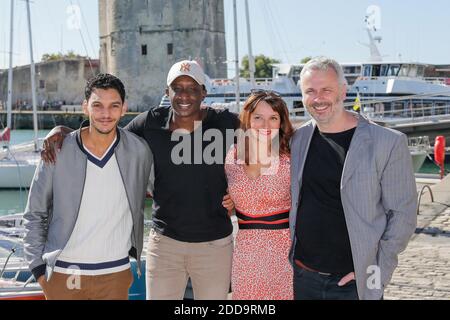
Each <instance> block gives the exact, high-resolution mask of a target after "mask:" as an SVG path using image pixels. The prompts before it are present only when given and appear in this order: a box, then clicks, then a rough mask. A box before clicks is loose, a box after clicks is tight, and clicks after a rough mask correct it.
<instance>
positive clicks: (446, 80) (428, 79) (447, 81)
mask: <svg viewBox="0 0 450 320" xmlns="http://www.w3.org/2000/svg"><path fill="white" fill-rule="evenodd" d="M386 79H387V80H390V79H394V80H409V81H424V82H427V83H432V84H439V85H445V86H450V78H439V77H425V78H422V77H407V76H380V77H363V76H360V77H358V78H357V79H356V80H367V81H377V80H383V81H386Z"/></svg>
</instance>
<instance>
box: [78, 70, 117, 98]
mask: <svg viewBox="0 0 450 320" xmlns="http://www.w3.org/2000/svg"><path fill="white" fill-rule="evenodd" d="M94 89H116V90H117V92H118V93H119V95H120V98H121V99H122V103H123V102H125V86H124V85H123V83H122V81H120V79H119V78H117V77H116V76H113V75H112V74H109V73H99V74H98V75H96V76H94V77H92V78H90V79H89V80H88V82H87V83H86V88H85V89H84V96H85V98H86V100H89V98H90V97H91V94H92V91H94Z"/></svg>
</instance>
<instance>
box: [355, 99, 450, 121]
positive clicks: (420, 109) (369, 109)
mask: <svg viewBox="0 0 450 320" xmlns="http://www.w3.org/2000/svg"><path fill="white" fill-rule="evenodd" d="M386 107H387V106H385V104H383V103H381V102H380V103H375V104H369V105H364V106H362V113H364V114H366V115H367V116H368V117H369V118H372V119H380V120H381V119H392V120H394V119H397V120H399V119H408V120H425V119H443V118H448V119H450V104H447V105H441V106H426V104H423V103H422V104H419V105H417V104H416V105H414V106H413V105H412V104H406V105H401V106H389V108H392V109H390V110H386V109H385V108H386Z"/></svg>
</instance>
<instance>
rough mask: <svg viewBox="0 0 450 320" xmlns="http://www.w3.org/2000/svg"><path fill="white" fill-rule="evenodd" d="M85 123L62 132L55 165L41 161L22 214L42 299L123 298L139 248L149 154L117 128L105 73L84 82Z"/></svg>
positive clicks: (114, 83)
mask: <svg viewBox="0 0 450 320" xmlns="http://www.w3.org/2000/svg"><path fill="white" fill-rule="evenodd" d="M85 98H86V100H85V101H84V103H83V110H84V112H85V114H86V115H88V116H89V122H88V125H87V126H84V124H82V125H81V128H80V129H79V130H76V131H74V132H72V133H71V134H70V135H68V136H67V137H66V139H65V141H64V144H63V145H62V148H61V151H60V152H59V153H58V154H57V158H58V161H57V162H56V164H46V163H45V162H44V161H41V162H40V164H39V166H38V168H37V170H36V173H35V176H34V179H33V182H32V185H31V189H30V194H29V198H28V204H27V208H26V210H25V215H24V218H25V220H26V222H25V226H26V231H27V232H26V236H25V239H24V246H25V255H26V258H27V260H28V262H29V264H30V269H31V271H32V273H33V274H34V276H35V278H36V279H37V281H38V282H39V284H40V285H41V287H42V289H43V291H44V294H45V296H46V298H47V299H64V300H65V299H128V289H129V287H130V286H131V284H132V281H133V275H132V273H131V270H130V261H129V256H132V257H134V258H136V259H137V261H138V264H137V265H138V272H140V271H139V270H140V269H139V265H140V263H139V262H140V256H141V252H142V246H143V228H144V201H145V193H146V188H147V183H148V181H149V175H150V169H151V165H152V162H153V157H152V153H151V151H150V148H149V147H148V145H147V143H146V142H145V141H143V140H142V139H141V138H139V137H137V136H135V135H134V134H132V133H130V132H128V131H125V130H122V129H120V128H118V127H117V125H118V123H119V120H120V118H121V117H122V116H123V115H124V114H125V112H126V110H127V106H126V103H125V89H124V86H123V84H122V82H121V81H120V80H119V79H118V78H116V77H114V76H112V75H109V74H100V75H98V76H96V77H94V78H92V79H90V80H89V81H88V83H87V86H86V88H85Z"/></svg>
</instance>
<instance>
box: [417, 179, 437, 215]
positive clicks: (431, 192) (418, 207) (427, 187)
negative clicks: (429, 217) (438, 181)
mask: <svg viewBox="0 0 450 320" xmlns="http://www.w3.org/2000/svg"><path fill="white" fill-rule="evenodd" d="M425 189H428V191H429V192H430V196H431V202H434V196H433V191H432V190H431V188H430V186H429V185H427V184H426V185H424V186H423V187H422V189H421V190H420V193H419V195H418V198H417V215H419V209H420V201H421V200H422V195H423V192H424V190H425Z"/></svg>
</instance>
